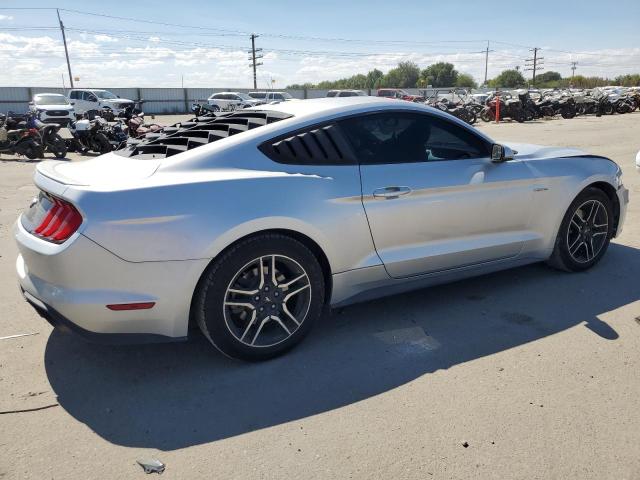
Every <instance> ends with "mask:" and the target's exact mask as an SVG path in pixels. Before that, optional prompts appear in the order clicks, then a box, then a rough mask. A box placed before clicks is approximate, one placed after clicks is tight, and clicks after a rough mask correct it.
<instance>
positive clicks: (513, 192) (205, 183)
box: [15, 97, 628, 360]
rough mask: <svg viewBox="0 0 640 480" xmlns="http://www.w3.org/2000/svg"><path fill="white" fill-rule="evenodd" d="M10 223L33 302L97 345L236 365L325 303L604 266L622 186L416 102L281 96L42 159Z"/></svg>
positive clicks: (568, 155)
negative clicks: (132, 140)
mask: <svg viewBox="0 0 640 480" xmlns="http://www.w3.org/2000/svg"><path fill="white" fill-rule="evenodd" d="M35 184H36V185H37V187H38V188H39V190H40V193H39V195H38V196H37V198H35V199H34V201H33V202H32V204H31V205H30V207H29V208H28V209H27V210H26V211H25V212H24V213H23V214H22V215H20V217H19V219H18V221H17V222H16V224H15V239H16V240H17V244H18V248H19V256H18V259H17V263H16V268H17V273H18V279H19V283H20V287H21V289H22V291H23V293H24V296H25V298H26V299H27V300H28V302H30V303H31V304H32V305H33V306H34V307H35V309H36V310H37V311H38V312H40V313H41V314H42V315H43V316H44V317H45V318H46V319H48V320H49V321H51V322H52V323H53V324H55V325H62V326H65V327H67V328H69V329H72V330H75V331H76V332H79V333H81V334H83V335H85V336H87V337H89V338H93V339H96V340H105V341H113V342H131V341H134V342H137V341H171V340H181V339H184V338H186V337H187V335H188V332H189V326H190V324H194V325H198V326H199V327H200V329H201V331H202V333H203V334H204V336H205V337H206V338H207V339H208V340H209V341H210V342H211V343H212V344H213V345H214V346H215V347H217V348H218V349H219V350H220V351H221V352H223V353H225V354H226V355H229V356H231V357H236V358H242V359H250V360H263V359H266V358H270V357H273V356H276V355H279V354H282V353H283V352H285V351H287V350H288V349H290V348H291V347H293V346H294V345H296V344H297V343H298V342H300V341H301V340H302V339H303V337H305V335H307V333H309V331H310V330H311V327H312V325H313V324H314V323H315V322H316V321H317V320H318V319H319V318H320V316H321V313H322V312H323V310H324V309H325V307H327V306H334V307H335V306H342V305H347V304H350V303H354V302H358V301H362V300H366V299H371V298H376V297H381V296H384V295H391V294H397V293H400V292H403V291H407V290H411V289H416V288H422V287H425V286H429V285H434V284H438V283H443V282H449V281H454V280H458V279H461V278H465V277H470V276H474V275H480V274H485V273H489V272H494V271H497V270H503V269H506V268H511V267H516V266H520V265H525V264H529V263H533V262H547V263H549V264H550V265H552V266H553V267H556V268H558V269H561V270H565V271H569V272H580V271H584V270H587V269H589V268H591V267H592V266H594V265H595V264H596V263H598V262H599V261H600V259H601V258H602V256H603V255H604V254H605V252H606V251H607V247H608V245H609V241H610V240H611V238H613V237H615V236H616V235H619V234H620V232H621V230H622V225H623V221H624V217H625V212H626V208H627V203H628V191H627V189H626V188H625V187H624V185H623V182H622V172H621V170H620V168H619V167H618V165H616V164H615V163H614V162H613V161H611V160H609V159H608V158H605V157H602V156H597V155H591V154H588V153H585V152H582V151H579V150H575V149H571V148H561V147H543V146H536V145H526V144H511V143H510V144H504V143H498V142H496V141H494V140H493V139H491V138H490V137H488V136H487V135H485V134H484V133H482V132H481V131H478V130H476V129H474V128H473V127H471V126H469V125H467V124H465V123H464V122H462V121H460V120H458V119H456V118H454V117H452V116H451V115H448V114H447V113H444V112H442V111H439V110H436V109H433V108H430V107H427V106H425V105H421V104H416V103H410V102H397V101H392V100H388V99H378V98H373V97H347V98H324V99H314V100H306V101H304V102H281V103H278V104H275V105H264V106H260V107H255V108H250V109H246V110H242V111H237V112H232V113H229V114H221V115H218V116H216V117H213V118H207V119H197V121H190V122H183V123H181V124H177V125H175V126H173V127H167V128H165V129H164V131H163V132H162V133H161V134H159V135H157V136H155V137H154V138H152V139H147V140H144V141H142V142H140V143H137V144H135V145H130V146H129V147H127V148H125V149H123V150H119V151H117V152H111V153H108V154H106V155H102V156H100V157H97V158H95V159H92V160H87V161H84V162H59V161H46V162H42V163H40V164H38V166H37V167H36V173H35Z"/></svg>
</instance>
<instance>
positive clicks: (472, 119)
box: [467, 110, 478, 125]
mask: <svg viewBox="0 0 640 480" xmlns="http://www.w3.org/2000/svg"><path fill="white" fill-rule="evenodd" d="M467 111H468V112H469V119H468V120H467V123H468V124H469V125H473V124H474V123H476V122H477V121H478V116H477V115H476V112H474V111H473V110H467Z"/></svg>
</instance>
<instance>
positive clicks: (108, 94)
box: [92, 90, 118, 100]
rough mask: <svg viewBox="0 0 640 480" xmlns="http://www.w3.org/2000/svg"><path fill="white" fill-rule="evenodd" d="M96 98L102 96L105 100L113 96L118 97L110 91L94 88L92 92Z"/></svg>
mask: <svg viewBox="0 0 640 480" xmlns="http://www.w3.org/2000/svg"><path fill="white" fill-rule="evenodd" d="M92 93H93V94H94V95H95V96H96V97H98V98H104V99H107V100H111V99H113V98H118V97H117V95H114V94H113V93H111V92H107V91H106V90H95V91H93V92H92Z"/></svg>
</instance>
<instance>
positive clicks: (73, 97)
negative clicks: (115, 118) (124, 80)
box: [69, 88, 135, 115]
mask: <svg viewBox="0 0 640 480" xmlns="http://www.w3.org/2000/svg"><path fill="white" fill-rule="evenodd" d="M69 100H70V101H71V105H73V107H74V109H75V111H76V113H85V112H87V111H89V110H98V111H100V110H103V109H107V110H111V112H112V113H113V115H118V114H120V113H123V112H124V109H125V108H127V107H129V106H131V107H133V105H134V103H135V102H134V101H133V100H128V99H126V98H120V97H119V96H118V95H115V94H113V93H111V92H110V91H108V90H97V89H93V88H91V89H84V88H76V89H73V90H70V91H69Z"/></svg>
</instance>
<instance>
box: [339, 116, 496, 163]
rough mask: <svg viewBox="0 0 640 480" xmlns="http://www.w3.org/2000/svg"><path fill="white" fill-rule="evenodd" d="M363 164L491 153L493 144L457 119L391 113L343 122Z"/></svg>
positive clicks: (342, 125)
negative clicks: (451, 120)
mask: <svg viewBox="0 0 640 480" xmlns="http://www.w3.org/2000/svg"><path fill="white" fill-rule="evenodd" d="M341 127H342V128H343V130H344V132H345V134H346V136H347V138H348V139H349V141H350V142H351V145H352V147H353V149H354V151H355V153H356V156H357V158H358V160H359V162H360V163H361V164H392V163H415V162H431V161H442V160H462V159H469V158H480V157H488V156H489V148H490V146H489V144H488V143H487V142H485V141H484V140H483V139H482V138H481V137H479V136H478V135H475V134H474V133H473V132H470V131H469V130H467V129H465V128H464V127H461V126H459V125H457V124H455V123H453V122H449V121H447V120H444V119H441V118H438V117H435V116H431V115H427V114H420V113H410V112H389V113H379V114H373V115H365V116H359V117H353V118H349V119H346V120H343V121H342V122H341Z"/></svg>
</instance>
